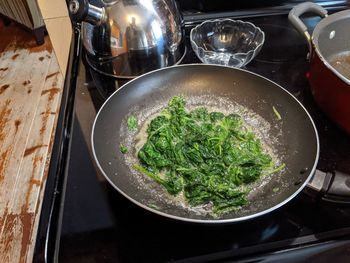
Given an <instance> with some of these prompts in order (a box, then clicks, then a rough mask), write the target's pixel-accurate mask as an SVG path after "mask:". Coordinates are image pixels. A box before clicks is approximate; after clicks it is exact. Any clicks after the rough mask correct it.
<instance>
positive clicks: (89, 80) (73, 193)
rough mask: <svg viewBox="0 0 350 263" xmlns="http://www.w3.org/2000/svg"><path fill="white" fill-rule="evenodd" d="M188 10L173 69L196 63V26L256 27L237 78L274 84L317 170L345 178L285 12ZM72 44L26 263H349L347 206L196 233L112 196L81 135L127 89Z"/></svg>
mask: <svg viewBox="0 0 350 263" xmlns="http://www.w3.org/2000/svg"><path fill="white" fill-rule="evenodd" d="M180 2H181V1H180ZM190 2H193V1H190ZM190 2H188V5H189V7H186V8H187V9H183V14H184V20H185V32H186V42H187V53H186V56H185V58H184V60H183V61H182V63H200V61H199V60H198V58H197V57H196V55H195V54H194V52H193V51H192V49H191V45H190V43H189V32H190V30H191V28H193V27H194V26H195V25H196V24H198V23H200V22H201V21H203V20H205V19H208V18H219V17H231V18H234V19H236V18H239V19H242V20H245V21H250V22H252V23H254V24H255V25H257V26H259V27H260V28H261V29H262V30H263V31H264V32H265V35H266V39H265V44H264V46H263V48H262V50H261V52H260V53H259V55H258V56H257V57H256V58H255V59H254V60H253V61H252V62H251V63H249V64H248V65H247V66H246V67H245V69H247V70H249V71H252V72H255V73H258V74H260V75H262V76H264V77H266V78H269V79H271V80H272V81H275V82H276V83H278V84H280V85H281V86H283V87H284V88H286V89H287V90H288V91H290V92H291V93H292V94H293V95H294V96H295V97H296V98H297V99H298V100H299V101H300V102H301V103H302V104H303V105H304V106H305V107H306V109H307V110H308V111H309V113H310V114H311V116H312V118H313V119H314V121H315V124H316V127H317V130H318V133H319V137H320V148H321V151H320V158H319V162H318V165H317V169H319V170H322V171H327V172H333V171H336V170H338V171H341V172H343V173H346V174H350V139H349V136H348V135H346V134H345V133H344V132H343V131H342V130H341V129H339V128H338V127H337V126H336V125H335V124H333V123H332V122H331V121H330V120H329V119H328V118H327V116H325V115H324V114H323V113H322V112H321V111H320V109H319V108H318V107H317V105H316V104H315V102H314V100H313V98H312V95H311V93H310V89H309V83H308V80H307V75H308V69H309V64H308V60H307V59H306V56H307V53H308V49H307V43H306V41H305V40H304V38H303V37H302V36H300V35H299V34H298V33H297V32H296V31H295V30H294V29H293V28H292V26H291V25H290V24H289V22H288V17H287V13H288V11H289V6H288V5H287V7H288V8H286V5H285V4H284V5H283V6H284V8H282V7H281V8H279V9H278V8H276V7H274V8H270V9H269V8H267V7H259V8H256V9H251V10H250V9H249V10H248V11H247V10H246V9H244V10H243V11H239V10H238V11H237V10H236V11H230V12H228V11H227V10H226V11H225V12H223V11H222V10H221V11H218V10H216V9H214V10H211V9H210V8H209V7H208V8H207V10H210V12H209V11H208V12H203V11H201V10H200V11H198V9H195V10H192V8H193V6H190V4H189V3H190ZM204 2H205V1H204V0H203V3H204ZM209 2H210V1H209ZM263 2H266V1H263ZM289 2H292V3H289V4H294V2H295V1H289ZM338 2H339V3H340V2H341V4H339V3H338V4H339V5H338V6H334V5H330V6H329V9H330V10H331V11H332V10H333V11H336V10H339V9H342V8H344V6H345V7H346V6H347V4H346V3H343V1H338ZM327 3H329V2H327ZM180 4H181V3H180ZM182 5H184V3H182ZM202 5H203V4H202ZM336 7H337V8H336ZM319 20H320V19H319V18H317V17H313V16H309V17H305V20H304V22H305V23H306V24H307V25H308V26H309V28H310V29H311V30H312V28H313V27H314V26H315V25H316V24H317V22H318V21H319ZM75 39H76V41H75V45H73V47H72V54H71V64H70V70H71V72H70V75H69V77H68V78H69V80H68V81H67V83H66V86H67V89H66V93H65V94H64V100H63V103H64V104H63V108H62V109H61V113H60V116H61V117H60V122H59V123H58V128H60V129H61V132H60V133H59V135H56V140H55V145H54V152H53V161H52V164H51V167H50V174H49V177H48V183H47V186H46V191H45V198H44V204H43V210H42V215H41V220H40V226H39V232H38V238H37V242H36V250H35V256H34V260H35V261H38V262H52V261H55V262H57V261H58V262H276V261H277V262H306V261H308V262H310V261H311V262H329V261H330V260H333V261H334V262H349V261H350V203H348V202H347V200H346V199H344V200H342V202H338V201H337V200H333V199H327V200H326V198H324V196H323V195H321V194H317V193H316V194H315V193H312V194H310V193H309V192H307V191H304V192H302V193H301V194H299V195H298V196H297V197H295V198H294V199H293V200H292V201H291V202H289V203H288V204H287V205H285V206H283V207H282V208H279V209H277V210H276V211H273V212H271V213H269V214H267V215H264V216H261V217H259V218H256V219H252V220H249V221H246V222H243V223H235V224H227V225H209V224H208V225H204V224H194V223H184V222H179V221H175V220H172V219H167V218H164V217H162V216H159V215H155V214H152V213H151V212H149V211H146V210H144V209H142V208H140V207H138V206H136V205H134V204H133V203H131V202H130V201H129V200H127V199H126V198H125V197H123V196H122V195H120V194H119V193H118V192H117V191H116V190H114V188H112V187H111V186H110V185H109V184H108V182H107V181H106V180H105V179H104V177H103V176H102V175H101V174H100V173H99V172H98V169H97V167H95V163H94V160H93V156H92V153H91V144H90V134H91V129H92V123H93V120H94V118H95V116H96V112H97V111H98V109H99V108H100V107H101V106H102V104H103V102H104V101H105V100H106V98H107V97H108V96H109V95H110V94H111V93H112V92H114V91H115V90H116V89H117V88H118V87H120V86H121V85H123V84H125V83H126V82H127V81H126V80H120V79H113V78H110V77H105V76H103V75H101V74H99V73H97V72H95V71H94V70H92V69H90V68H89V66H88V65H87V63H85V60H84V53H83V51H82V49H81V46H80V44H79V30H78V29H76V31H75ZM72 105H74V108H73V107H72ZM349 180H350V176H349Z"/></svg>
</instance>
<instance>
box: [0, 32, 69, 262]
mask: <svg viewBox="0 0 350 263" xmlns="http://www.w3.org/2000/svg"><path fill="white" fill-rule="evenodd" d="M11 30H13V31H15V32H16V34H13V32H12V34H9V33H11ZM3 34H6V37H4V38H3ZM23 34H25V32H23ZM11 37H12V39H11ZM25 37H29V36H25ZM5 38H6V44H4V43H2V44H0V69H2V70H0V256H1V258H2V260H1V262H31V261H32V256H33V248H34V242H35V235H36V231H37V225H38V220H39V215H40V209H41V204H42V196H43V195H42V193H43V189H44V188H45V182H46V176H47V167H48V160H49V157H50V154H51V145H52V140H53V135H54V130H55V125H56V121H57V114H56V113H57V112H58V111H59V105H60V100H61V94H62V87H63V75H62V73H61V71H60V68H59V64H58V61H57V58H56V56H55V54H54V52H53V51H52V44H51V41H50V39H49V37H46V38H45V44H44V45H43V47H40V48H38V47H36V45H35V44H34V43H35V41H33V39H30V40H29V41H25V43H24V44H23V45H21V43H22V41H19V39H23V38H24V37H23V35H22V32H20V31H19V30H18V28H17V27H15V26H10V27H8V28H6V29H5V30H0V39H1V40H2V39H5ZM32 41H33V46H31V45H30V44H29V43H32Z"/></svg>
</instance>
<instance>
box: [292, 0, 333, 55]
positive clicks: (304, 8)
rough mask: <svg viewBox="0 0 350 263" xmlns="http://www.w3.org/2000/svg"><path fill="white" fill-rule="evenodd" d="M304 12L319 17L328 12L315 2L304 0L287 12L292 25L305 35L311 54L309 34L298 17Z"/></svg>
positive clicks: (325, 15) (324, 15)
mask: <svg viewBox="0 0 350 263" xmlns="http://www.w3.org/2000/svg"><path fill="white" fill-rule="evenodd" d="M306 12H312V13H316V14H317V15H319V16H320V17H327V16H328V14H327V10H326V9H324V8H323V7H321V6H319V5H317V4H314V3H311V2H305V3H301V4H299V5H296V6H295V7H293V8H292V10H290V12H289V15H288V19H289V21H290V22H291V23H292V25H293V26H294V27H295V29H296V30H298V32H299V33H300V34H302V35H304V36H305V38H306V40H307V42H308V45H309V51H310V54H311V51H312V44H311V36H310V34H309V32H308V31H307V27H306V25H305V24H304V23H303V21H301V19H300V16H302V15H303V14H304V13H306Z"/></svg>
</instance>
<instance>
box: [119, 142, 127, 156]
mask: <svg viewBox="0 0 350 263" xmlns="http://www.w3.org/2000/svg"><path fill="white" fill-rule="evenodd" d="M119 150H120V152H121V153H122V154H125V153H127V152H128V151H129V150H128V148H126V146H124V145H122V144H121V145H120V146H119Z"/></svg>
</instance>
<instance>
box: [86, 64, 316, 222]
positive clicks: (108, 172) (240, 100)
mask: <svg viewBox="0 0 350 263" xmlns="http://www.w3.org/2000/svg"><path fill="white" fill-rule="evenodd" d="M176 95H181V96H183V97H184V98H185V99H186V100H187V101H188V104H189V105H188V106H189V107H196V106H203V105H205V106H210V107H214V108H216V109H219V110H222V111H226V112H232V111H238V113H239V114H241V116H242V117H243V118H244V119H245V120H246V122H247V123H248V124H247V125H248V126H249V127H250V128H251V129H252V130H254V131H255V132H256V133H257V135H258V136H259V137H260V138H261V140H262V142H263V144H264V145H265V146H266V148H267V149H268V151H269V152H270V153H271V154H272V156H273V158H274V159H275V161H276V163H278V164H282V163H284V164H285V165H286V166H285V168H284V169H283V170H281V171H279V172H277V173H275V174H272V175H270V176H268V177H267V178H264V179H262V180H260V181H258V182H257V183H255V185H253V186H252V189H253V190H252V191H251V192H250V193H249V195H248V204H247V205H245V206H243V207H242V209H239V210H237V211H234V212H230V213H227V214H224V215H222V216H220V217H215V216H213V215H212V214H210V213H206V212H205V211H204V212H203V211H201V210H200V209H196V208H191V207H188V206H186V205H184V204H183V202H180V201H178V200H177V199H174V198H171V197H170V196H169V195H168V194H167V193H166V191H165V190H164V189H163V188H162V187H161V186H160V185H158V184H157V183H156V182H154V181H152V180H151V179H150V178H148V177H147V176H145V175H142V174H140V173H138V172H137V171H135V170H134V169H133V168H132V165H133V164H134V163H135V162H137V158H136V157H135V156H136V150H135V148H134V147H135V140H134V139H133V138H135V135H136V133H135V132H134V133H133V132H131V131H128V129H127V125H126V120H127V118H128V116H130V115H135V116H136V117H137V118H138V120H139V125H141V126H142V124H143V123H144V122H145V120H146V119H147V118H149V117H150V116H151V115H152V114H154V113H156V112H157V111H159V110H160V109H161V108H162V107H164V106H165V105H166V104H167V102H168V101H169V100H170V98H172V97H173V96H176ZM273 107H274V108H275V109H276V110H277V111H278V112H279V114H280V115H281V117H282V119H281V120H278V118H276V113H274V111H273ZM91 140H92V148H93V154H94V157H95V161H96V163H97V166H98V167H99V169H100V170H101V172H102V174H103V175H104V176H105V177H106V179H107V180H108V182H109V183H110V184H111V185H112V186H113V187H114V188H115V189H116V190H118V191H119V192H120V193H121V194H122V195H124V196H125V197H126V198H128V199H129V200H131V201H132V202H134V203H136V204H137V205H139V206H141V207H142V208H144V209H147V210H149V211H152V212H154V213H157V214H159V215H162V216H166V217H169V218H173V219H177V220H182V221H189V222H196V223H230V222H239V221H243V220H247V219H251V218H254V217H257V216H260V215H263V214H266V213H269V212H271V211H273V210H274V209H277V208H278V207H281V206H282V205H284V204H286V203H287V202H289V201H290V200H291V199H292V198H293V197H295V196H296V195H297V194H298V193H299V192H300V191H301V190H302V189H303V188H304V187H305V186H306V184H307V183H308V181H309V180H310V179H311V177H312V175H313V174H314V172H315V169H316V163H317V161H318V156H319V141H318V135H317V131H316V128H315V125H314V123H313V121H312V119H311V117H310V115H309V114H308V112H307V111H306V109H305V108H304V107H303V106H302V105H301V104H300V103H299V102H298V101H297V100H296V99H295V98H294V97H293V96H292V95H291V94H290V93H289V92H288V91H286V90H285V89H283V88H282V87H281V86H279V85H277V84H276V83H274V82H272V81H270V80H268V79H266V78H264V77H262V76H259V75H257V74H254V73H251V72H249V71H245V70H242V69H234V68H229V67H225V66H215V65H204V64H191V65H179V66H174V67H169V68H164V69H160V70H156V71H153V72H150V73H147V74H145V75H142V76H140V77H138V78H135V79H133V80H132V81H130V82H128V83H127V84H125V85H124V86H122V87H121V88H120V89H118V90H117V91H116V92H114V93H113V94H112V95H111V96H110V97H109V98H108V99H107V100H106V102H105V103H104V104H103V106H102V107H101V109H100V110H99V112H98V114H97V116H96V119H95V122H94V125H93V129H92V137H91ZM120 144H124V145H126V146H127V147H128V148H129V152H128V153H127V154H126V155H123V154H122V153H120V151H119V145H120Z"/></svg>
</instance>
